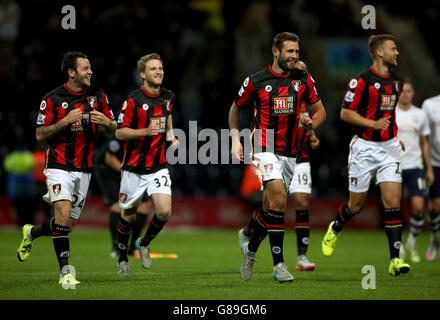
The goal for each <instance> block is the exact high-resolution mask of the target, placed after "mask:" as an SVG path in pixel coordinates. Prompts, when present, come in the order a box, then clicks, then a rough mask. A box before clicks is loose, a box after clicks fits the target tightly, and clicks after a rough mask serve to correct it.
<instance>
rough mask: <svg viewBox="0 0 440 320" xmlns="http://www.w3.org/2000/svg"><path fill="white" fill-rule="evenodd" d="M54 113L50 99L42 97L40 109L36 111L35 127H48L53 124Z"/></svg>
mask: <svg viewBox="0 0 440 320" xmlns="http://www.w3.org/2000/svg"><path fill="white" fill-rule="evenodd" d="M54 111H55V110H54V107H53V101H52V98H51V97H49V96H46V97H44V98H43V100H42V101H41V103H40V109H39V110H38V116H37V122H36V125H37V127H41V126H50V125H51V124H53V123H54V119H55V116H54Z"/></svg>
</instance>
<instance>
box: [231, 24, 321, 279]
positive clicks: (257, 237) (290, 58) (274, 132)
mask: <svg viewBox="0 0 440 320" xmlns="http://www.w3.org/2000/svg"><path fill="white" fill-rule="evenodd" d="M272 53H273V63H272V65H270V66H268V67H267V68H265V69H263V70H261V71H259V72H257V73H255V74H253V75H250V76H249V77H247V78H246V79H245V80H244V82H243V86H242V87H241V89H240V91H239V93H238V96H237V97H236V99H235V101H234V102H233V103H232V106H231V108H230V111H229V128H230V132H231V137H232V147H231V154H232V156H233V157H235V158H237V159H240V160H241V161H243V160H244V156H243V146H242V145H241V143H240V139H239V124H240V111H241V109H242V108H243V107H245V106H249V105H250V106H251V107H253V120H252V127H253V131H252V132H253V133H252V135H254V134H255V135H257V137H256V138H255V139H253V140H254V141H255V143H256V144H258V145H255V143H254V144H253V145H252V147H253V151H252V154H251V161H252V164H253V165H254V167H255V168H256V171H257V174H258V177H259V178H260V182H261V183H262V185H263V203H262V207H261V208H260V209H258V210H257V211H256V214H255V218H256V221H257V223H256V224H255V229H254V232H253V234H252V235H251V238H250V240H249V242H244V243H243V244H242V246H241V251H242V255H243V264H242V267H241V276H242V279H243V280H245V281H247V280H249V279H250V278H251V276H252V274H253V264H254V261H255V256H256V252H257V250H258V247H259V245H260V243H261V241H262V240H263V239H264V237H265V236H266V234H267V233H268V234H269V243H270V248H271V252H272V258H273V265H274V269H273V277H274V278H275V279H276V280H277V281H279V282H290V281H293V276H292V275H291V274H290V272H289V271H288V269H287V266H286V264H285V262H284V257H283V240H284V228H285V227H284V211H285V207H286V200H287V190H288V188H289V186H290V182H291V180H292V175H293V172H294V169H295V167H296V165H297V164H296V157H297V154H298V150H299V149H300V141H299V139H298V130H299V126H300V125H302V126H303V127H304V128H305V129H307V130H309V129H315V128H316V127H318V126H319V125H320V124H321V123H323V121H324V120H325V117H326V112H325V109H324V106H323V104H322V102H321V100H320V98H319V96H318V94H317V91H316V88H315V83H314V80H313V79H312V77H311V76H310V74H309V73H307V72H305V71H302V70H299V69H297V68H295V65H296V63H297V61H298V58H299V57H298V56H299V37H298V36H297V35H295V34H293V33H289V32H282V33H279V34H277V35H276V36H275V38H274V39H273V43H272ZM303 100H304V101H305V102H306V103H307V104H309V105H310V106H311V110H312V111H313V117H312V118H310V117H309V116H307V115H306V114H305V113H302V114H301V113H300V109H301V103H302V102H303Z"/></svg>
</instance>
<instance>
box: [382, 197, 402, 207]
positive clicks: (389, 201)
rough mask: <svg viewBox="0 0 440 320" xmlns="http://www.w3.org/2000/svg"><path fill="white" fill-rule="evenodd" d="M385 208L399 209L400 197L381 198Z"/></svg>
mask: <svg viewBox="0 0 440 320" xmlns="http://www.w3.org/2000/svg"><path fill="white" fill-rule="evenodd" d="M382 201H383V206H384V207H385V208H400V197H387V198H382Z"/></svg>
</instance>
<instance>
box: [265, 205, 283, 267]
mask: <svg viewBox="0 0 440 320" xmlns="http://www.w3.org/2000/svg"><path fill="white" fill-rule="evenodd" d="M267 216H268V219H267V221H268V224H267V231H268V234H269V244H270V251H271V252H272V258H273V265H274V266H275V265H277V264H278V263H280V262H284V257H283V242H284V213H283V212H279V211H275V210H270V211H269V213H268V214H267Z"/></svg>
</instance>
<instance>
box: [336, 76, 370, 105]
mask: <svg viewBox="0 0 440 320" xmlns="http://www.w3.org/2000/svg"><path fill="white" fill-rule="evenodd" d="M364 88H365V81H364V80H363V79H362V78H352V79H350V82H349V83H348V89H347V91H346V92H345V96H344V100H343V101H342V108H345V109H350V110H353V111H356V110H357V107H358V105H359V102H360V101H361V98H362V93H363V91H364Z"/></svg>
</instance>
